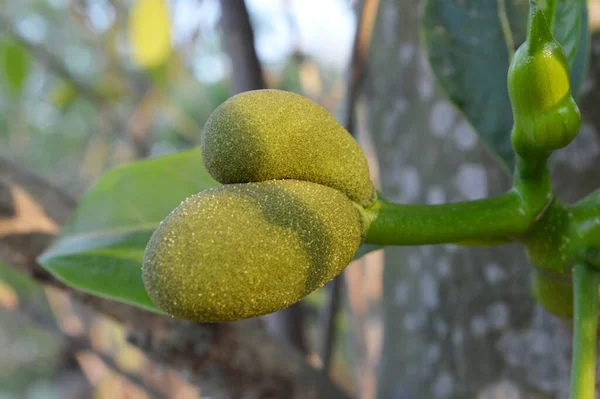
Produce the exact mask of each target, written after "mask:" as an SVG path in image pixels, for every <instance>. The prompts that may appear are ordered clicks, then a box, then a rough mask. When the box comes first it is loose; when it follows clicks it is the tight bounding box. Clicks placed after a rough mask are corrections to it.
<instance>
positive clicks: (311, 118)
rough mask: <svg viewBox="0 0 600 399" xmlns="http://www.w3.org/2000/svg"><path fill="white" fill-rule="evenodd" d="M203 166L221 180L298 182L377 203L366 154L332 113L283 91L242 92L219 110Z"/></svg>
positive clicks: (205, 141) (205, 140) (206, 136)
mask: <svg viewBox="0 0 600 399" xmlns="http://www.w3.org/2000/svg"><path fill="white" fill-rule="evenodd" d="M200 146H201V147H202V158H203V161H204V166H205V167H206V169H207V170H208V171H209V172H210V174H211V175H212V176H213V177H214V178H215V179H216V180H218V181H219V182H221V183H224V184H229V183H249V182H260V181H266V180H279V179H295V180H303V181H309V182H313V183H319V184H323V185H325V186H329V187H332V188H335V189H338V190H339V191H341V192H343V193H344V194H346V195H347V196H348V197H349V198H350V199H351V200H353V201H354V202H356V203H358V204H360V205H362V206H367V205H370V204H372V203H373V202H374V201H375V189H374V187H373V184H372V183H371V180H370V178H369V167H368V164H367V160H366V158H365V155H364V154H363V152H362V150H361V148H360V147H359V146H358V144H357V143H356V141H355V140H354V139H353V138H352V136H351V135H350V134H349V133H348V132H347V131H346V130H345V129H344V127H343V126H342V125H340V124H339V123H338V122H337V121H336V120H335V118H334V117H333V116H332V115H331V114H330V113H329V112H327V110H326V109H325V108H323V107H321V106H320V105H318V104H315V103H314V102H312V101H310V100H308V99H307V98H304V97H302V96H300V95H297V94H294V93H290V92H286V91H280V90H256V91H249V92H245V93H242V94H238V95H236V96H234V97H231V98H230V99H229V100H227V101H225V102H224V103H223V104H221V106H219V107H218V108H217V109H216V110H215V111H214V112H213V114H212V115H211V116H210V118H209V119H208V121H207V122H206V126H205V128H204V132H203V135H202V138H201V145H200Z"/></svg>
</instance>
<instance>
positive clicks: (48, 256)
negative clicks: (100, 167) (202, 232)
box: [40, 149, 218, 312]
mask: <svg viewBox="0 0 600 399" xmlns="http://www.w3.org/2000/svg"><path fill="white" fill-rule="evenodd" d="M216 185H218V183H217V182H216V181H214V180H213V179H212V177H210V175H209V174H208V172H207V171H206V170H205V169H204V166H203V165H202V160H201V157H200V150H198V149H194V150H189V151H185V152H181V153H178V154H174V155H167V156H164V157H160V158H156V159H152V160H147V161H141V162H136V163H133V164H130V165H127V166H125V167H121V168H117V169H115V170H112V171H110V172H108V173H106V174H105V175H104V176H103V177H102V178H101V179H100V181H99V182H98V183H97V184H96V185H95V186H94V187H93V188H92V190H91V191H90V192H89V193H87V194H86V195H85V196H84V198H83V199H82V200H81V202H80V204H79V207H78V208H77V210H76V211H75V214H74V215H73V217H72V218H71V220H70V221H69V222H68V223H67V225H66V226H65V227H64V229H63V231H62V234H61V236H60V237H59V238H58V240H57V241H56V242H55V243H54V244H53V245H52V246H51V247H50V248H49V249H48V250H47V251H46V252H45V253H43V254H42V255H41V257H40V262H41V263H42V265H43V266H44V267H45V268H46V269H47V270H48V271H50V272H51V273H52V274H53V275H54V276H56V277H57V278H58V279H60V280H62V281H64V282H65V283H67V284H69V285H71V286H73V287H75V288H78V289H81V290H84V291H87V292H90V293H93V294H96V295H99V296H104V297H108V298H111V299H115V300H118V301H122V302H125V303H129V304H132V305H136V306H140V307H142V308H146V309H149V310H154V311H157V312H159V310H158V309H157V308H156V306H155V305H154V304H153V303H152V301H151V300H150V298H149V297H148V295H147V294H146V291H145V289H144V285H143V283H142V276H141V265H142V257H143V253H144V249H145V247H146V243H147V242H148V240H149V239H150V236H151V235H152V233H153V232H154V230H155V229H156V227H157V226H158V224H159V223H160V221H161V220H163V219H164V218H165V216H167V215H168V214H169V213H170V212H171V211H172V210H173V209H174V208H175V207H177V206H178V205H179V204H180V203H181V201H183V200H184V199H186V198H187V197H189V196H190V195H192V194H195V193H197V192H199V191H201V190H204V189H206V188H209V187H213V186H216Z"/></svg>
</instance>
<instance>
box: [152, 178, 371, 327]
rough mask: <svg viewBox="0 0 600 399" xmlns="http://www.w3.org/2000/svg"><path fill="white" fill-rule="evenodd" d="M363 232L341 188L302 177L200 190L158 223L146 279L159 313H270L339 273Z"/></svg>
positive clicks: (200, 317) (223, 317)
mask: <svg viewBox="0 0 600 399" xmlns="http://www.w3.org/2000/svg"><path fill="white" fill-rule="evenodd" d="M362 235H363V222H362V217H361V212H360V210H359V207H358V206H357V205H355V204H354V203H353V202H352V201H350V200H349V199H348V197H346V196H345V195H344V194H343V193H341V192H339V191H337V190H335V189H332V188H330V187H326V186H322V185H320V184H315V183H310V182H303V181H298V180H279V181H266V182H261V183H247V184H232V185H224V186H220V187H216V188H212V189H208V190H205V191H202V192H200V193H199V194H196V195H195V196H193V197H191V198H189V199H188V200H186V201H184V202H183V203H182V204H181V205H180V206H179V207H178V208H176V209H175V210H174V211H173V212H172V213H171V214H170V215H169V216H168V217H167V218H166V219H165V220H164V221H163V222H162V223H161V224H160V226H159V227H158V228H157V229H156V231H155V232H154V234H153V236H152V238H151V239H150V241H149V243H148V246H147V248H146V252H145V254H144V260H143V266H142V278H143V281H144V285H145V287H146V290H147V292H148V294H149V295H150V298H151V299H152V300H153V301H154V303H155V304H156V305H157V306H158V307H160V308H161V309H163V310H164V311H165V312H167V313H169V314H171V315H173V316H177V317H181V318H184V319H188V320H191V321H197V322H222V321H232V320H239V319H245V318H249V317H254V316H259V315H263V314H266V313H270V312H274V311H277V310H279V309H282V308H284V307H286V306H289V305H291V304H293V303H295V302H298V301H299V300H300V299H301V298H303V297H304V296H306V295H308V294H309V293H310V292H312V291H314V290H315V289H317V288H319V287H321V286H322V285H323V284H325V283H326V282H327V281H329V280H330V279H332V278H333V277H335V276H336V275H337V274H339V273H340V272H341V271H342V270H343V269H344V268H345V267H346V266H347V265H348V263H350V261H351V260H352V257H353V256H354V254H355V253H356V251H357V250H358V248H359V246H360V244H361V242H362Z"/></svg>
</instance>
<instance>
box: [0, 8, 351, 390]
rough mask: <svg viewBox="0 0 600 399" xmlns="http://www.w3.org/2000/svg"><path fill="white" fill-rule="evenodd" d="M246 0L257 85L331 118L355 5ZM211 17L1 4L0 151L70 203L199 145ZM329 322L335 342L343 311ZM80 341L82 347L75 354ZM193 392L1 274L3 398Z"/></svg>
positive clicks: (79, 313)
mask: <svg viewBox="0 0 600 399" xmlns="http://www.w3.org/2000/svg"><path fill="white" fill-rule="evenodd" d="M246 4H247V7H248V11H249V13H250V17H251V22H252V25H253V29H254V34H255V47H256V51H257V53H258V56H259V59H260V61H261V63H262V66H263V74H264V78H265V81H266V84H267V86H268V87H271V88H281V89H285V90H290V91H294V92H297V93H301V94H304V95H306V96H308V97H310V98H312V99H314V100H316V101H318V102H320V103H321V104H323V105H324V106H325V107H327V108H328V109H330V110H331V111H332V112H334V113H335V112H336V111H337V108H338V105H339V102H340V100H341V98H342V96H343V92H344V87H345V83H344V76H345V69H346V66H347V63H348V58H349V53H350V49H351V45H352V40H353V34H354V33H353V30H354V26H355V24H356V21H355V16H354V13H353V10H352V6H353V4H352V2H351V1H349V0H248V1H247V2H246ZM220 15H221V11H220V2H219V1H218V0H169V1H162V0H4V1H0V155H3V156H6V157H7V158H9V159H11V160H13V161H15V162H17V163H19V164H20V165H23V166H25V167H27V168H28V169H30V170H33V171H34V172H36V173H37V174H39V175H41V176H43V177H45V178H46V179H48V180H49V181H50V182H52V183H53V184H55V185H56V186H59V187H61V188H63V189H65V190H67V191H68V192H70V193H71V194H72V195H74V196H75V197H76V198H77V197H79V196H81V195H82V194H83V193H84V192H85V191H86V190H87V189H88V188H89V187H90V185H91V184H92V183H93V182H94V181H95V180H96V179H97V178H98V177H99V176H100V175H101V174H102V173H103V172H104V171H105V170H107V169H109V168H112V167H114V166H117V165H121V164H126V163H128V162H131V161H133V160H135V159H139V158H146V157H155V156H159V155H162V154H167V153H172V152H175V151H178V150H182V149H186V148H190V147H193V146H196V145H197V144H198V142H199V137H200V133H201V129H202V126H203V124H204V122H205V121H206V119H207V118H208V116H209V115H210V113H211V112H212V111H213V110H214V108H216V107H217V106H218V105H219V104H220V103H221V102H223V101H224V100H225V99H226V98H227V97H228V96H229V95H230V90H231V79H230V78H231V70H232V65H231V61H230V60H229V57H228V55H227V54H226V53H225V50H224V48H223V44H222V42H221V40H220V37H221V30H220V26H219V21H220ZM323 303H324V298H323V295H322V293H321V292H317V293H315V294H313V295H311V296H310V297H309V298H307V300H306V301H305V304H306V306H305V307H306V312H305V313H306V319H307V320H306V321H307V322H306V323H305V324H306V334H307V337H308V341H309V343H310V345H309V346H310V350H309V353H308V356H309V358H311V359H312V360H313V361H314V362H315V363H318V361H319V360H318V358H317V356H316V355H315V354H314V353H315V351H316V350H317V348H316V347H317V344H316V341H317V335H318V331H319V329H318V326H317V324H318V309H319V308H320V307H322V305H323ZM24 310H26V312H25V311H24ZM24 314H27V315H29V316H30V315H34V316H33V317H22V316H23V315H24ZM337 324H338V326H339V329H340V331H341V332H343V330H344V325H345V324H346V323H344V322H343V315H340V319H339V320H338V323H337ZM82 335H85V336H88V337H89V338H90V340H89V341H90V342H91V346H90V347H85V346H83V347H79V346H80V345H81V341H80V340H78V339H77V337H80V336H82ZM342 336H346V334H343V335H342ZM65 337H66V339H65ZM338 346H339V348H338V349H341V350H337V357H336V360H335V363H334V364H335V367H334V374H335V375H336V379H338V380H339V382H340V383H341V384H342V385H345V386H346V387H348V389H349V387H351V385H352V384H351V383H350V379H351V377H350V376H351V373H350V370H349V366H348V364H349V361H350V359H349V352H348V351H347V350H343V348H345V347H347V346H348V345H346V342H345V341H344V340H338ZM199 395H200V394H199V392H198V391H197V389H196V388H194V387H192V386H189V385H186V383H185V382H184V380H183V379H182V378H181V376H178V375H177V373H175V372H174V371H172V370H163V369H160V368H159V367H158V366H155V365H153V364H152V362H151V361H150V360H149V359H147V358H145V357H144V355H143V354H142V353H140V352H139V351H137V350H136V349H135V348H134V347H133V346H131V345H129V344H128V343H127V342H126V339H125V332H124V331H123V330H122V328H120V327H119V326H118V325H117V324H116V323H113V322H111V321H110V320H107V319H106V318H103V317H101V316H97V315H93V314H90V313H89V312H88V311H86V310H85V309H83V308H79V307H78V306H77V305H76V304H75V303H73V302H72V301H70V300H69V298H68V297H67V296H66V295H64V294H63V293H60V292H59V291H57V290H53V289H49V288H42V287H41V286H40V285H38V284H36V283H34V282H32V281H30V280H29V279H28V278H27V277H25V276H24V275H20V274H19V273H18V272H16V271H15V270H13V269H11V268H9V267H8V266H5V265H2V264H0V398H1V399H8V398H81V397H94V398H121V397H123V398H125V397H127V398H138V397H139V398H144V397H181V398H194V397H199Z"/></svg>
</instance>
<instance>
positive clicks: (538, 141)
mask: <svg viewBox="0 0 600 399" xmlns="http://www.w3.org/2000/svg"><path fill="white" fill-rule="evenodd" d="M530 4H531V6H530V7H531V10H530V14H529V33H528V38H527V40H526V41H525V42H524V43H523V44H522V45H521V46H520V47H519V49H518V50H517V51H516V53H515V55H514V57H513V59H512V61H511V64H510V68H509V70H508V94H509V96H510V100H511V105H512V110H513V115H514V119H515V121H514V128H513V131H512V134H511V140H512V144H513V147H514V149H515V151H516V152H517V153H518V154H519V155H521V156H522V157H528V156H529V154H532V153H535V152H540V151H541V152H549V151H553V150H557V149H560V148H563V147H565V146H567V145H568V144H569V143H570V142H571V141H573V139H574V138H575V137H576V136H577V133H578V132H579V127H580V125H581V114H580V112H579V108H577V104H576V103H575V100H574V99H573V96H572V94H571V86H570V82H569V63H568V61H567V57H566V55H565V52H564V51H563V49H562V47H561V45H560V44H559V43H558V42H557V41H556V40H555V39H554V38H553V37H552V32H551V31H550V28H549V27H548V25H547V23H546V20H545V18H544V14H543V12H542V10H541V9H540V8H539V7H538V6H537V5H536V4H535V3H534V2H531V3H530Z"/></svg>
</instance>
